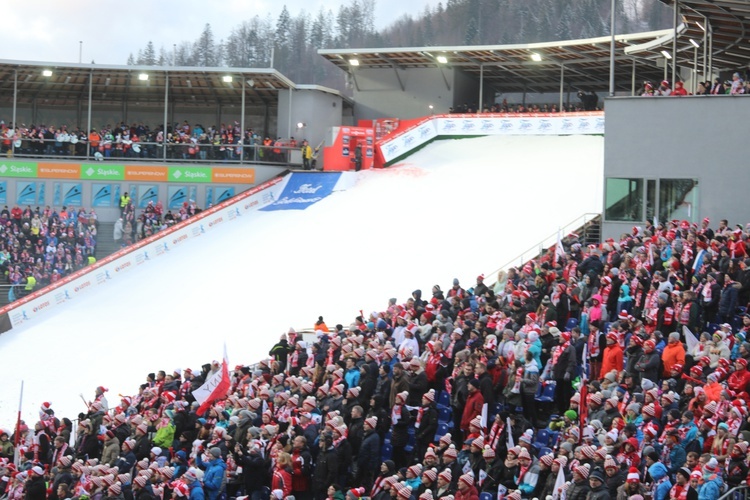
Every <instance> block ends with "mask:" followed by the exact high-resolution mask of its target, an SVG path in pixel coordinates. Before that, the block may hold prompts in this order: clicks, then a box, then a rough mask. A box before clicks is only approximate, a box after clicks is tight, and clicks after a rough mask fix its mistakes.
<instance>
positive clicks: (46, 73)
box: [42, 69, 52, 77]
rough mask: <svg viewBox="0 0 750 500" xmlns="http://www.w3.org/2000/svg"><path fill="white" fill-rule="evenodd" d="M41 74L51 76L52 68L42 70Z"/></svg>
mask: <svg viewBox="0 0 750 500" xmlns="http://www.w3.org/2000/svg"><path fill="white" fill-rule="evenodd" d="M42 76H46V77H50V76H52V70H51V69H45V70H42Z"/></svg>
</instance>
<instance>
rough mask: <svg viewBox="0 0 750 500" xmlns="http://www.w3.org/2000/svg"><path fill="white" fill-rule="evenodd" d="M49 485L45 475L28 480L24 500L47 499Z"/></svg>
mask: <svg viewBox="0 0 750 500" xmlns="http://www.w3.org/2000/svg"><path fill="white" fill-rule="evenodd" d="M46 498H47V485H46V484H45V483H44V477H42V476H34V477H33V478H31V479H29V480H28V481H27V482H26V496H25V497H24V500H46Z"/></svg>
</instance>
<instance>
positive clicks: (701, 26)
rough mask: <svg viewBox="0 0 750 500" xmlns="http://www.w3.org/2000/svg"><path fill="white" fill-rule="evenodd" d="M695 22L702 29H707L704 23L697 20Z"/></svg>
mask: <svg viewBox="0 0 750 500" xmlns="http://www.w3.org/2000/svg"><path fill="white" fill-rule="evenodd" d="M695 24H697V25H698V27H699V28H700V29H702V30H703V31H706V28H704V27H703V25H702V24H701V23H699V22H698V21H696V22H695Z"/></svg>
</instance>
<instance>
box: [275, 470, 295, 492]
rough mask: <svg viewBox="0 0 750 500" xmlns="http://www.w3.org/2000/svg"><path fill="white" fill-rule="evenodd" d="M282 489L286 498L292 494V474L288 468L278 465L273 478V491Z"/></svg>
mask: <svg viewBox="0 0 750 500" xmlns="http://www.w3.org/2000/svg"><path fill="white" fill-rule="evenodd" d="M273 490H282V491H283V492H284V498H286V497H288V496H289V495H291V494H292V475H291V474H290V473H289V471H288V470H286V469H282V468H279V467H276V469H274V471H273V477H272V478H271V491H273Z"/></svg>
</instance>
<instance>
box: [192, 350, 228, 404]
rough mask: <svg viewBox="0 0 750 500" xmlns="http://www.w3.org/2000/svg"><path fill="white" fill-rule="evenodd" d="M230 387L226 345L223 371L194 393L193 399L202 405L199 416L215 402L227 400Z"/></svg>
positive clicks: (212, 376)
mask: <svg viewBox="0 0 750 500" xmlns="http://www.w3.org/2000/svg"><path fill="white" fill-rule="evenodd" d="M230 386H231V381H230V379H229V365H228V363H227V346H226V344H225V345H224V358H223V359H222V362H221V370H218V371H217V372H216V373H214V374H213V375H211V376H210V377H209V378H208V379H207V380H206V382H205V383H204V384H203V385H202V386H200V387H198V388H197V389H196V390H194V391H193V397H194V398H195V400H196V401H198V402H199V403H200V407H199V408H198V411H197V413H198V415H203V414H204V413H205V412H206V411H207V410H208V408H209V407H210V406H211V404H212V403H213V402H214V401H218V400H220V399H224V398H226V397H227V393H228V392H229V388H230Z"/></svg>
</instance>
